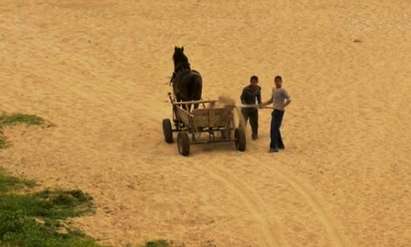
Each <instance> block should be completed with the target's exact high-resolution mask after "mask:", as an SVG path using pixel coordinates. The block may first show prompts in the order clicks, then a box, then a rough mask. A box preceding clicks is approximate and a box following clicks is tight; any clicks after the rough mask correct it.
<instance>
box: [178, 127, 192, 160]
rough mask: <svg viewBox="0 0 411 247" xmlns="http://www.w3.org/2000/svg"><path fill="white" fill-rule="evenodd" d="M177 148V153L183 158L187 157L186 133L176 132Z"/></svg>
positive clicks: (187, 142) (188, 141) (188, 144)
mask: <svg viewBox="0 0 411 247" xmlns="http://www.w3.org/2000/svg"><path fill="white" fill-rule="evenodd" d="M177 148H178V152H179V153H180V154H181V155H183V156H188V155H189V154H190V139H189V138H188V134H187V133H186V132H178V135H177Z"/></svg>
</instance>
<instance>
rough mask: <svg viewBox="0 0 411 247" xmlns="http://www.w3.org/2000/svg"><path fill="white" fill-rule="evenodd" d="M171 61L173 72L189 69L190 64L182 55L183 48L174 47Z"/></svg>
mask: <svg viewBox="0 0 411 247" xmlns="http://www.w3.org/2000/svg"><path fill="white" fill-rule="evenodd" d="M173 61H174V72H177V71H178V70H181V69H190V63H189V62H188V58H187V56H186V55H185V54H184V46H182V47H181V48H180V47H177V46H175V47H174V54H173Z"/></svg>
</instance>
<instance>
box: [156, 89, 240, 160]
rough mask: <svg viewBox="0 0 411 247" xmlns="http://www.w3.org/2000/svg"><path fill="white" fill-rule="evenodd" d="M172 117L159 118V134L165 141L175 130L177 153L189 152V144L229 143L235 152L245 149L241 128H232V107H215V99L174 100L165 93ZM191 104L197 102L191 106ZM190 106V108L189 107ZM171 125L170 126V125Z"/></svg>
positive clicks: (186, 153)
mask: <svg viewBox="0 0 411 247" xmlns="http://www.w3.org/2000/svg"><path fill="white" fill-rule="evenodd" d="M169 97H170V102H171V104H172V109H173V119H172V121H171V120H170V119H163V134H164V139H165V141H166V142H167V143H172V142H173V132H177V148H178V152H179V153H180V154H182V155H184V156H188V155H189V154H190V144H204V143H216V142H232V143H235V147H236V149H237V150H239V151H245V149H246V137H245V133H244V129H243V128H236V127H235V122H234V114H235V112H234V106H227V105H226V106H216V103H217V101H216V100H199V101H185V102H176V101H175V99H174V98H173V97H172V96H171V94H169ZM194 105H198V107H197V108H196V109H194ZM189 109H192V110H189ZM173 125H174V127H173Z"/></svg>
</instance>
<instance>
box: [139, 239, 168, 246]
mask: <svg viewBox="0 0 411 247" xmlns="http://www.w3.org/2000/svg"><path fill="white" fill-rule="evenodd" d="M144 247H170V245H169V244H168V242H167V241H166V240H155V241H148V242H147V243H146V245H144Z"/></svg>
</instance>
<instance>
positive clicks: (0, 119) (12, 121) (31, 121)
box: [0, 113, 45, 149]
mask: <svg viewBox="0 0 411 247" xmlns="http://www.w3.org/2000/svg"><path fill="white" fill-rule="evenodd" d="M44 122H45V121H44V119H42V118H41V117H38V116H36V115H28V114H21V113H15V114H10V115H8V114H5V113H2V114H1V115H0V149H1V148H6V147H7V141H6V138H5V137H4V135H3V132H2V128H3V127H7V126H13V125H16V124H26V125H42V124H44Z"/></svg>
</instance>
